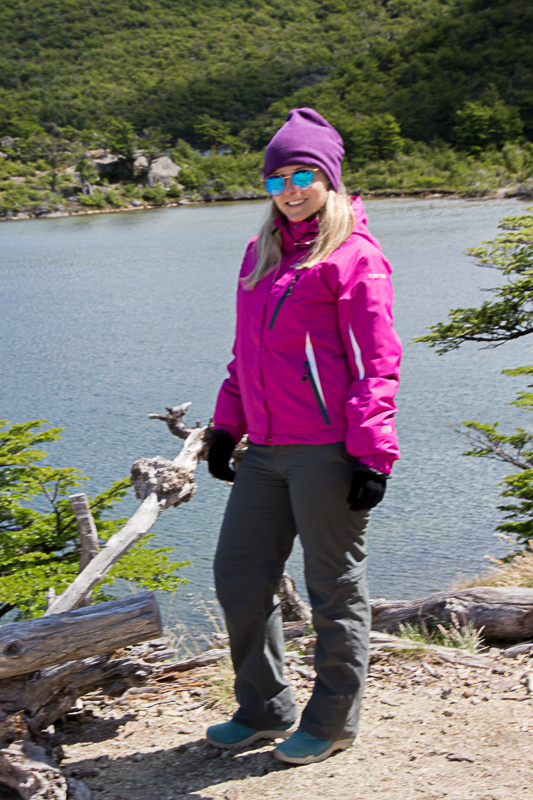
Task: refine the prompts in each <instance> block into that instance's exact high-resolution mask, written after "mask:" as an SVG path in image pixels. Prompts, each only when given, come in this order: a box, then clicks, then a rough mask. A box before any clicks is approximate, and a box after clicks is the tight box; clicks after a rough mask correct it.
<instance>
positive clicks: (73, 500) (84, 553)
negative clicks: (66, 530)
mask: <svg viewBox="0 0 533 800" xmlns="http://www.w3.org/2000/svg"><path fill="white" fill-rule="evenodd" d="M69 500H70V505H71V506H72V510H73V511H74V516H75V517H76V522H77V523H78V531H79V534H80V542H81V556H80V568H79V572H83V570H84V569H85V567H86V566H87V564H88V563H89V562H90V561H92V560H93V558H94V557H95V556H97V555H98V551H99V549H100V544H99V542H98V531H97V530H96V525H95V523H94V519H93V515H92V513H91V507H90V506H89V501H88V499H87V495H86V494H83V493H82V492H80V493H79V494H71V495H70V497H69Z"/></svg>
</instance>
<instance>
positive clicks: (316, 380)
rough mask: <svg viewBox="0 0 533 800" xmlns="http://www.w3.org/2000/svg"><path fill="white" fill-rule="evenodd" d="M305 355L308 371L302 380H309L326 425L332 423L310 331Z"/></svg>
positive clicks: (306, 338) (307, 335) (306, 336)
mask: <svg viewBox="0 0 533 800" xmlns="http://www.w3.org/2000/svg"><path fill="white" fill-rule="evenodd" d="M305 355H306V356H307V360H306V361H305V362H304V369H305V370H306V372H305V375H304V376H303V378H302V382H304V381H306V380H309V382H310V384H311V388H312V390H313V394H314V396H315V399H316V401H317V403H318V407H319V409H320V413H321V414H322V418H323V420H324V422H325V423H326V425H331V420H330V418H329V414H328V409H327V406H326V400H325V398H324V392H323V391H322V384H321V383H320V375H319V374H318V367H317V363H316V358H315V351H314V350H313V344H312V342H311V337H310V336H309V331H307V333H306V334H305Z"/></svg>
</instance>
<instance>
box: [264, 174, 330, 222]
mask: <svg viewBox="0 0 533 800" xmlns="http://www.w3.org/2000/svg"><path fill="white" fill-rule="evenodd" d="M299 169H309V167H308V166H307V165H305V164H290V165H289V166H287V167H283V168H282V169H277V170H276V171H275V172H273V173H272V174H273V175H283V176H285V177H286V176H287V175H292V174H293V173H294V172H296V171H297V170H299ZM314 175H315V179H314V181H313V183H312V184H311V186H309V188H308V189H299V188H298V187H297V186H294V185H293V183H292V181H291V180H290V179H289V180H286V181H285V188H284V190H283V193H282V194H278V195H276V196H275V197H273V198H272V199H273V201H274V203H275V204H276V206H277V207H278V209H279V210H280V211H281V213H282V214H285V216H286V217H287V218H288V219H289V220H290V221H291V222H302V221H303V220H304V219H307V218H308V217H314V216H315V214H316V213H317V212H318V211H320V209H321V208H322V206H323V205H324V203H325V202H326V198H327V196H328V189H327V178H326V174H325V173H324V172H323V171H322V170H321V169H318V170H317V171H316V172H315V173H314Z"/></svg>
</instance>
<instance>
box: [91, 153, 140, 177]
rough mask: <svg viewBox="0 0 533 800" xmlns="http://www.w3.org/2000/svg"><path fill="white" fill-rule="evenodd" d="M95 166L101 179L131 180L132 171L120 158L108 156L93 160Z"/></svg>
mask: <svg viewBox="0 0 533 800" xmlns="http://www.w3.org/2000/svg"><path fill="white" fill-rule="evenodd" d="M93 164H94V166H95V167H96V170H97V171H98V174H99V176H100V177H101V178H109V179H113V178H116V179H118V180H120V179H121V178H131V170H130V168H129V167H128V165H127V164H126V162H125V161H124V159H123V158H120V157H119V156H113V155H106V156H100V157H99V158H95V159H94V160H93Z"/></svg>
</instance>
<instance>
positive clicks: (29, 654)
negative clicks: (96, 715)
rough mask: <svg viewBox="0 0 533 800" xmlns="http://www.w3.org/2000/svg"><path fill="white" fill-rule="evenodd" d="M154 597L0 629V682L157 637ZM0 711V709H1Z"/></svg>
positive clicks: (139, 596) (139, 597)
mask: <svg viewBox="0 0 533 800" xmlns="http://www.w3.org/2000/svg"><path fill="white" fill-rule="evenodd" d="M161 632H162V623H161V614H160V611H159V607H158V605H157V600H156V598H155V595H154V593H153V592H142V593H140V594H136V595H130V596H129V597H124V598H122V599H120V600H111V601H110V602H108V603H99V604H98V605H95V606H89V607H87V608H79V609H77V610H75V611H70V612H68V613H64V614H53V615H52V616H46V617H40V618H39V619H34V620H30V621H28V622H14V623H11V624H9V625H3V626H2V627H0V680H2V679H4V678H9V677H11V676H15V675H23V674H24V673H27V672H33V671H35V670H37V669H42V668H43V667H49V666H53V665H54V664H64V663H65V662H66V661H72V660H74V659H78V658H89V657H90V656H95V655H99V654H100V653H110V652H113V651H114V650H118V649H119V648H121V647H126V646H127V645H130V644H137V642H142V641H146V640H147V639H154V638H156V637H158V636H161ZM0 707H1V703H0Z"/></svg>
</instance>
